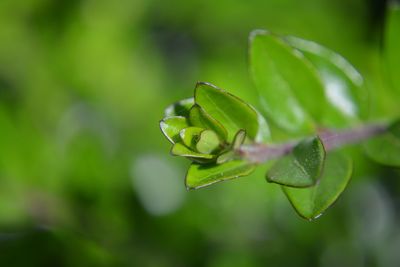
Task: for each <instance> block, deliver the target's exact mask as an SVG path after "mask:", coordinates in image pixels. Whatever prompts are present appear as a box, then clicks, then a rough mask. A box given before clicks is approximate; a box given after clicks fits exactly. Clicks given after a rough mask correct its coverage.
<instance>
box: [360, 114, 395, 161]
mask: <svg viewBox="0 0 400 267" xmlns="http://www.w3.org/2000/svg"><path fill="white" fill-rule="evenodd" d="M364 147H365V151H366V153H367V155H368V156H369V157H370V158H371V159H373V160H375V161H376V162H379V163H381V164H384V165H389V166H396V167H400V120H399V121H396V122H394V123H393V124H392V125H391V126H390V127H389V129H388V131H387V132H386V133H384V134H382V135H379V136H376V137H374V138H371V139H369V140H368V141H367V142H366V143H365V146H364Z"/></svg>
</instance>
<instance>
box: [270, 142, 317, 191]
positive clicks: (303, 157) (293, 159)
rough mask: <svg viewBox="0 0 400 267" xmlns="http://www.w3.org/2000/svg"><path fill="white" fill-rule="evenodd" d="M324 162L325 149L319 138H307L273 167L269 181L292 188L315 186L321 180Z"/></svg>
mask: <svg viewBox="0 0 400 267" xmlns="http://www.w3.org/2000/svg"><path fill="white" fill-rule="evenodd" d="M324 160H325V149H324V146H323V144H322V141H321V140H320V139H319V137H313V138H307V139H305V140H303V141H302V142H300V143H299V144H298V145H297V146H296V147H295V148H294V149H293V152H292V153H290V154H289V155H288V156H285V157H283V158H281V159H280V160H278V161H277V162H276V163H275V165H273V166H272V168H271V169H270V170H269V171H268V173H267V181H268V182H270V183H277V184H282V185H286V186H292V187H310V186H313V185H315V183H316V182H317V181H318V179H319V178H320V175H321V171H322V168H323V166H324Z"/></svg>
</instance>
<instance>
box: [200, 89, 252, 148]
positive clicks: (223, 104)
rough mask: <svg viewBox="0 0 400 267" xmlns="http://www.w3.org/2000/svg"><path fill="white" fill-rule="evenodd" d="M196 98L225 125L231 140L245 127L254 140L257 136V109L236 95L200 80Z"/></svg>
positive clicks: (211, 114) (208, 112)
mask: <svg viewBox="0 0 400 267" xmlns="http://www.w3.org/2000/svg"><path fill="white" fill-rule="evenodd" d="M194 99H195V102H196V103H197V104H198V105H200V106H201V107H202V108H203V109H204V111H205V112H207V114H210V116H212V117H213V118H214V119H216V120H217V121H218V122H220V123H221V124H222V125H223V126H224V127H225V129H226V130H227V132H228V138H227V140H228V141H229V142H231V141H232V140H233V137H234V135H235V134H236V132H237V131H238V130H240V129H245V130H246V131H247V135H248V137H249V138H250V139H252V140H254V139H255V137H256V136H257V134H258V117H257V113H256V111H255V110H254V109H253V108H252V107H251V106H249V105H248V104H246V103H245V102H243V101H242V100H241V99H239V98H237V97H236V96H234V95H231V94H229V93H228V92H226V91H224V90H222V89H219V88H217V87H215V86H214V85H211V84H209V83H204V82H199V83H197V86H196V89H195V93H194Z"/></svg>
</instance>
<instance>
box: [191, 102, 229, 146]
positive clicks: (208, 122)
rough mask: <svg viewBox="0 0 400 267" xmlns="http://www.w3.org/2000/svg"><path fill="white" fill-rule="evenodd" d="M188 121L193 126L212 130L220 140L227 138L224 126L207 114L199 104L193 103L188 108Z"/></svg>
mask: <svg viewBox="0 0 400 267" xmlns="http://www.w3.org/2000/svg"><path fill="white" fill-rule="evenodd" d="M189 121H190V124H192V125H193V126H196V127H200V128H204V129H211V130H213V131H214V132H216V133H217V134H218V136H219V137H220V138H221V140H226V139H227V136H228V133H227V131H226V129H225V127H224V126H222V125H221V123H220V122H218V121H216V120H215V119H214V118H213V117H211V116H210V115H209V114H207V113H206V112H205V111H204V110H203V109H202V108H201V107H200V106H199V105H194V106H193V107H192V108H191V109H190V114H189Z"/></svg>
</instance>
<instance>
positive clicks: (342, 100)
mask: <svg viewBox="0 0 400 267" xmlns="http://www.w3.org/2000/svg"><path fill="white" fill-rule="evenodd" d="M285 40H286V41H287V42H288V43H289V44H290V45H291V46H293V47H294V48H296V49H298V50H299V51H300V52H301V53H303V55H304V56H305V57H306V58H307V59H308V60H309V61H310V62H311V64H312V65H313V66H314V67H315V68H316V69H317V71H318V73H319V75H320V77H321V80H322V82H323V85H324V89H325V98H326V100H327V102H328V104H329V105H326V107H325V108H324V109H323V114H324V116H323V117H322V122H323V125H325V126H342V127H343V126H347V125H351V123H352V122H354V121H358V119H359V118H361V117H365V116H366V113H367V96H368V94H367V92H366V90H365V87H364V82H363V78H362V76H361V74H360V73H359V72H358V71H357V70H356V69H355V68H354V67H353V66H352V65H351V64H350V63H349V62H348V61H347V60H346V59H344V58H343V57H342V56H340V55H339V54H337V53H335V52H333V51H332V50H330V49H328V48H326V47H323V46H321V45H319V44H317V43H315V42H312V41H307V40H303V39H300V38H297V37H291V36H290V37H286V38H285Z"/></svg>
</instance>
